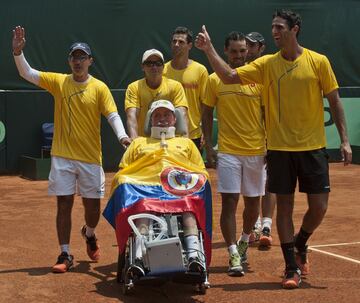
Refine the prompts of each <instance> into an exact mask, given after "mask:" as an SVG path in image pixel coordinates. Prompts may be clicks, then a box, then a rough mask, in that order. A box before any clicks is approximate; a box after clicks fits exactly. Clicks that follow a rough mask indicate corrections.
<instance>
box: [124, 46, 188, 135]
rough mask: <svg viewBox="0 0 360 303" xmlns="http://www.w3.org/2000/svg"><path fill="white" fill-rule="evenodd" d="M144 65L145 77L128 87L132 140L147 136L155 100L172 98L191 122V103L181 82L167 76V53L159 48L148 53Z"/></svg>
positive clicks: (128, 120) (128, 108)
mask: <svg viewBox="0 0 360 303" xmlns="http://www.w3.org/2000/svg"><path fill="white" fill-rule="evenodd" d="M141 67H142V70H143V71H144V75H145V77H144V78H142V79H140V80H137V81H135V82H133V83H131V84H129V86H128V87H127V89H126V94H125V111H126V116H127V127H128V131H129V135H130V137H131V138H132V139H134V138H136V137H138V136H144V122H145V117H146V113H147V111H148V110H149V108H150V106H151V104H152V102H154V101H157V100H161V99H163V100H169V101H170V102H172V103H173V104H174V106H175V107H177V108H179V109H181V110H182V111H183V113H184V117H185V121H186V124H187V125H188V116H187V109H188V102H187V100H186V96H185V92H184V89H183V87H182V86H181V83H180V82H178V81H175V80H172V79H168V78H166V77H164V76H163V70H164V56H163V54H162V53H161V52H160V51H158V50H157V49H149V50H147V51H145V52H144V54H143V57H142V61H141Z"/></svg>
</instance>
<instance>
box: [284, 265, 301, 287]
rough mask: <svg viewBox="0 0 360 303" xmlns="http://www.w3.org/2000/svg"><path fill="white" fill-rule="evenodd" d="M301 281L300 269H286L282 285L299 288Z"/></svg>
mask: <svg viewBox="0 0 360 303" xmlns="http://www.w3.org/2000/svg"><path fill="white" fill-rule="evenodd" d="M300 283H301V272H300V269H286V270H285V273H284V278H283V280H282V282H281V285H282V287H283V288H285V289H294V288H299V286H300Z"/></svg>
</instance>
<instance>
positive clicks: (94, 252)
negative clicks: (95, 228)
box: [81, 225, 100, 261]
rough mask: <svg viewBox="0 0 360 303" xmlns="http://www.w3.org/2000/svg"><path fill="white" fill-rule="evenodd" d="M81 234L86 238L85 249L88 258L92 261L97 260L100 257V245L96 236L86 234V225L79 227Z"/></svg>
mask: <svg viewBox="0 0 360 303" xmlns="http://www.w3.org/2000/svg"><path fill="white" fill-rule="evenodd" d="M81 235H82V236H83V238H84V239H85V240H86V251H87V254H88V256H89V258H90V259H91V260H93V261H98V260H99V258H100V246H99V245H98V244H97V238H96V236H95V235H94V236H92V237H87V236H86V225H84V226H83V227H82V228H81Z"/></svg>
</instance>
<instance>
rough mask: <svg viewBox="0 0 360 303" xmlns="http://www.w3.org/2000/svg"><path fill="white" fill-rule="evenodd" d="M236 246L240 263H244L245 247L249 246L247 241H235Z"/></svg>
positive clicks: (245, 259) (245, 257)
mask: <svg viewBox="0 0 360 303" xmlns="http://www.w3.org/2000/svg"><path fill="white" fill-rule="evenodd" d="M236 246H237V247H236V248H237V251H238V253H239V256H240V261H241V264H244V263H246V262H247V249H248V247H249V243H248V242H245V241H240V240H239V241H237V242H236Z"/></svg>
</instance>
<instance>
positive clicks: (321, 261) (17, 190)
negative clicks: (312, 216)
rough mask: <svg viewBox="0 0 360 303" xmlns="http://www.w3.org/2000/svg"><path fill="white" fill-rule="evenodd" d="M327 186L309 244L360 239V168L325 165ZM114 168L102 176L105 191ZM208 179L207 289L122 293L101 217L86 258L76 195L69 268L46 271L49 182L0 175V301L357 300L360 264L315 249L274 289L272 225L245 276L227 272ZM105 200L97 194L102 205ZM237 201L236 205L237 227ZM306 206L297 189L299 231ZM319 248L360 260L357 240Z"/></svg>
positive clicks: (277, 258)
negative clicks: (299, 279) (297, 278)
mask: <svg viewBox="0 0 360 303" xmlns="http://www.w3.org/2000/svg"><path fill="white" fill-rule="evenodd" d="M330 167H331V168H330V173H331V181H332V192H331V195H330V203H329V210H328V213H327V215H326V217H325V220H324V222H323V224H322V225H321V226H320V228H319V229H318V230H317V231H316V232H315V234H314V235H313V237H312V238H311V240H310V245H322V244H335V243H347V242H348V243H354V242H360V228H359V226H360V203H359V202H360V166H356V165H351V166H349V167H344V166H343V165H342V164H331V166H330ZM113 175H114V174H112V173H108V174H107V176H106V177H107V190H108V191H109V189H110V182H111V179H112V176H113ZM211 176H212V181H213V182H212V185H213V192H214V196H213V208H214V230H213V259H212V263H211V266H210V283H211V288H210V289H209V290H208V291H207V293H206V295H198V294H196V293H194V291H193V288H192V287H191V286H189V285H182V284H172V283H168V284H165V285H163V286H160V287H153V288H150V287H138V288H136V290H135V293H134V294H132V295H131V296H128V297H124V296H123V295H122V292H121V286H120V285H119V284H117V283H116V267H117V247H116V239H115V233H114V231H113V229H112V228H111V226H110V225H109V224H108V223H107V222H106V221H105V220H104V219H103V218H102V219H101V220H100V223H99V226H98V229H97V235H98V238H99V239H100V245H101V249H102V256H101V260H100V261H99V262H98V263H94V262H91V261H89V259H88V257H87V255H86V249H85V243H84V241H83V239H82V238H81V236H80V232H79V231H80V228H81V226H82V225H83V224H84V219H83V208H82V203H81V199H80V198H79V197H77V198H76V201H75V204H74V209H73V223H72V230H73V232H72V237H71V252H72V254H73V255H74V257H75V267H74V268H73V270H72V271H71V272H68V273H66V274H53V273H51V266H52V265H53V264H54V263H55V261H56V258H57V255H58V254H59V248H58V244H57V238H56V230H55V214H56V203H55V198H52V197H48V196H47V181H29V180H25V179H22V178H20V177H16V176H10V177H8V176H0V302H7V303H8V302H27V303H32V302H149V303H150V302H156V303H159V302H170V301H171V302H172V303H175V302H217V303H222V302H247V303H255V302H256V303H261V302H266V303H269V302H286V303H288V302H312V303H313V302H315V303H321V302H349V303H353V302H354V303H355V302H359V300H360V299H359V297H360V274H359V272H360V264H359V263H355V262H351V261H346V260H342V259H340V258H337V257H334V256H328V255H325V254H322V253H319V252H315V251H313V252H312V253H311V254H310V261H311V274H310V275H309V276H308V277H307V278H306V279H304V280H303V283H302V285H301V288H300V289H296V290H290V291H289V290H282V289H281V288H280V281H281V275H282V271H283V267H284V265H283V260H282V254H281V250H280V247H279V241H278V238H277V235H276V229H274V230H273V236H274V245H273V247H272V248H271V249H270V250H269V251H259V250H258V249H257V247H252V248H250V249H249V262H250V264H249V267H248V270H247V273H246V275H245V276H244V277H229V276H227V274H226V271H227V252H226V248H225V245H224V242H223V239H222V235H221V232H220V228H219V215H220V199H219V196H218V195H217V194H216V180H215V179H216V177H215V176H216V175H215V171H213V170H212V171H211ZM106 201H107V199H103V201H102V207H103V208H104V206H105V204H106ZM242 206H243V203H242V202H241V203H239V209H238V215H239V216H238V232H240V229H241V222H242V221H241V212H242ZM305 209H306V200H305V195H303V194H298V193H297V194H296V204H295V211H294V220H295V227H296V230H298V228H299V226H300V223H301V218H302V214H303V213H304V210H305ZM319 249H321V250H323V251H327V252H331V253H334V254H337V255H342V256H345V257H348V258H352V259H355V260H357V261H360V253H359V252H360V244H359V243H358V244H353V245H344V246H329V247H321V248H319Z"/></svg>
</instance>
